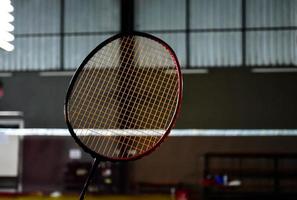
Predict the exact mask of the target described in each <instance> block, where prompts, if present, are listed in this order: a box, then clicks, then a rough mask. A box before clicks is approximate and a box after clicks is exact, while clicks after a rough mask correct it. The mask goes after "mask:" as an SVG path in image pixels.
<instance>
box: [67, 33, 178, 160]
mask: <svg viewBox="0 0 297 200" xmlns="http://www.w3.org/2000/svg"><path fill="white" fill-rule="evenodd" d="M125 36H141V37H145V38H148V39H151V40H154V41H155V42H158V43H160V44H161V45H162V46H164V47H165V48H166V49H167V50H168V51H169V53H170V55H171V57H173V61H174V63H175V68H176V71H177V76H178V102H177V108H176V111H175V113H174V116H173V117H172V119H171V122H170V124H169V126H168V128H167V130H166V131H165V133H164V134H163V135H162V137H161V138H160V139H159V141H158V142H157V143H156V144H155V145H153V146H152V148H150V149H149V150H147V151H145V152H143V153H142V154H138V155H135V156H131V157H129V158H112V157H107V156H103V155H100V154H98V153H97V152H95V151H93V150H92V149H90V148H88V147H87V146H86V145H85V144H84V143H83V142H81V140H80V139H79V138H78V136H77V135H76V134H75V132H74V130H73V128H72V125H71V123H70V121H69V118H68V99H69V98H70V95H71V93H72V90H73V87H74V85H75V82H76V80H77V78H78V76H79V74H80V72H81V70H82V69H83V68H84V67H85V65H86V64H87V63H88V61H89V60H90V59H91V58H92V57H93V56H94V55H95V54H96V53H97V52H98V51H99V50H100V49H102V48H103V47H104V46H105V45H107V44H108V43H110V42H112V41H114V40H116V39H118V38H121V37H125ZM182 90H183V80H182V74H181V69H180V64H179V62H178V59H177V56H176V54H175V53H174V51H173V49H172V48H171V47H170V46H169V45H168V44H167V43H166V42H164V41H163V40H161V39H159V38H157V37H155V36H153V35H150V34H148V33H143V32H137V31H132V32H123V33H119V34H116V35H114V36H112V37H110V38H108V39H107V40H105V41H103V42H102V43H100V44H99V45H98V46H97V47H96V48H94V49H93V50H92V51H91V52H90V53H89V55H88V56H87V57H86V58H85V59H84V60H83V62H82V63H81V64H80V66H79V67H78V68H77V69H76V71H75V72H74V75H73V76H72V78H71V81H70V84H69V86H68V90H67V93H66V98H65V102H64V116H65V121H66V124H67V127H68V130H69V132H70V134H71V136H72V137H73V138H74V140H75V142H76V143H77V144H78V145H79V146H80V147H81V148H82V149H83V150H84V151H85V152H86V153H89V154H90V155H91V156H92V157H93V158H97V159H100V161H113V162H115V161H128V160H136V159H139V158H142V157H143V156H145V155H147V154H149V153H151V152H153V151H154V150H155V149H156V148H157V147H158V146H160V144H161V143H162V142H163V141H164V140H165V139H166V137H167V136H168V134H169V133H170V131H171V129H172V128H173V127H174V126H175V123H176V119H177V118H178V116H179V113H180V110H181V102H182Z"/></svg>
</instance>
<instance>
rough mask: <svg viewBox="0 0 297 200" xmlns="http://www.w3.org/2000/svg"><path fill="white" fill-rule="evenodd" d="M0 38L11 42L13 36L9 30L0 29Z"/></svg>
mask: <svg viewBox="0 0 297 200" xmlns="http://www.w3.org/2000/svg"><path fill="white" fill-rule="evenodd" d="M0 40H2V41H6V42H11V41H13V40H14V36H13V35H12V34H11V33H9V32H5V31H0Z"/></svg>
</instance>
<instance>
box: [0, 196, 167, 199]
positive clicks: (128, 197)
mask: <svg viewBox="0 0 297 200" xmlns="http://www.w3.org/2000/svg"><path fill="white" fill-rule="evenodd" d="M78 199H79V196H78V195H61V196H58V197H51V196H44V195H26V196H22V195H18V196H0V200H78ZM85 200H172V199H171V197H170V196H169V195H127V196H125V195H96V196H95V195H87V196H86V197H85Z"/></svg>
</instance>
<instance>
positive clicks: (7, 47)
mask: <svg viewBox="0 0 297 200" xmlns="http://www.w3.org/2000/svg"><path fill="white" fill-rule="evenodd" d="M0 48H2V49H4V50H5V51H13V50H14V46H13V45H12V44H10V43H9V42H6V41H2V40H0Z"/></svg>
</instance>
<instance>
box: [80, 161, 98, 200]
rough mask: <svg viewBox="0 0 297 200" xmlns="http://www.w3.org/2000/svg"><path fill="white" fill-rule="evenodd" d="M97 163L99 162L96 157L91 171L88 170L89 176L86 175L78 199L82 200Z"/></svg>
mask: <svg viewBox="0 0 297 200" xmlns="http://www.w3.org/2000/svg"><path fill="white" fill-rule="evenodd" d="M99 163H100V160H99V159H97V158H94V161H93V164H92V168H91V171H90V173H89V176H88V178H87V180H86V182H85V185H84V187H83V190H82V191H81V193H80V196H79V200H83V199H84V198H85V194H86V190H87V189H88V186H89V184H90V181H91V178H92V177H93V175H94V172H95V171H96V168H97V167H98V165H99Z"/></svg>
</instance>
